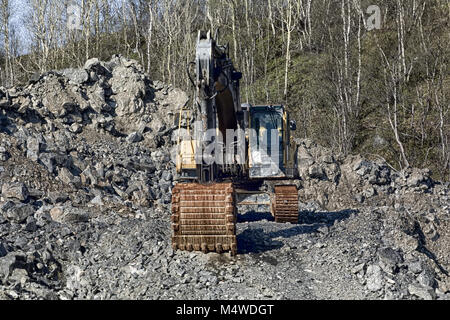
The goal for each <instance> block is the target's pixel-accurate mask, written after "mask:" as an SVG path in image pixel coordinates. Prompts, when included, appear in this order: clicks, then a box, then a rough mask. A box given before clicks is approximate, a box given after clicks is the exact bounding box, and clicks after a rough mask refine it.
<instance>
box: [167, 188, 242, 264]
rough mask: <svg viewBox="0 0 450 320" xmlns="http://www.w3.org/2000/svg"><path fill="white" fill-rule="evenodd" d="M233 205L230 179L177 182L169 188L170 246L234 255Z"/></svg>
mask: <svg viewBox="0 0 450 320" xmlns="http://www.w3.org/2000/svg"><path fill="white" fill-rule="evenodd" d="M235 208H236V205H235V196H234V188H233V184H232V183H214V184H208V185H202V184H198V183H180V184H177V185H176V186H175V187H174V189H173V192H172V228H173V237H172V247H173V248H174V250H177V249H179V250H188V251H193V250H195V251H202V252H205V253H206V252H211V251H212V252H218V253H222V252H224V251H229V252H230V253H231V254H232V255H235V254H236V251H237V250H236V248H237V245H236V209H235Z"/></svg>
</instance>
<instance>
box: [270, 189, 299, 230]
mask: <svg viewBox="0 0 450 320" xmlns="http://www.w3.org/2000/svg"><path fill="white" fill-rule="evenodd" d="M272 213H273V215H274V217H275V222H281V223H283V222H290V223H298V192H297V187H296V186H295V185H281V186H275V193H274V198H273V200H272Z"/></svg>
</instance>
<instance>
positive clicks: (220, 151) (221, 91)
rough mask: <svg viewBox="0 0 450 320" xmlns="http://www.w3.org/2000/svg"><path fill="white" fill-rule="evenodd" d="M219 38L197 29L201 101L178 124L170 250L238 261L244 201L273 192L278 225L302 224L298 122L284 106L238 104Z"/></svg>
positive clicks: (196, 80)
mask: <svg viewBox="0 0 450 320" xmlns="http://www.w3.org/2000/svg"><path fill="white" fill-rule="evenodd" d="M217 38H218V33H217V32H216V35H215V36H214V39H213V38H212V37H211V32H210V31H207V32H205V31H199V32H198V37H197V47H196V56H195V61H193V62H191V63H190V64H189V65H188V68H187V69H188V77H189V79H190V81H191V83H192V85H193V86H194V89H195V97H194V99H193V100H194V101H193V104H192V106H188V105H186V106H183V107H182V108H181V110H180V113H179V115H178V116H177V119H176V121H177V122H178V123H177V125H178V129H179V130H178V133H179V134H178V138H177V139H178V143H177V154H176V177H175V180H176V184H175V185H174V187H173V189H172V228H173V236H172V246H173V249H174V250H187V251H202V252H204V253H208V252H217V253H224V252H229V253H230V254H231V255H236V254H237V242H236V221H237V206H238V204H239V203H238V201H237V200H238V198H239V197H241V196H242V195H244V196H247V195H249V194H268V198H269V199H270V203H266V204H269V205H270V212H271V214H272V216H273V217H274V220H275V222H279V223H286V222H290V223H297V222H298V185H297V184H296V183H295V182H294V180H295V178H297V177H298V169H297V162H296V159H297V156H296V148H297V146H296V144H295V142H294V139H293V137H292V136H291V131H293V130H295V129H296V124H295V121H293V120H290V119H289V114H288V112H287V111H286V107H285V106H284V105H282V104H274V105H272V104H270V105H251V104H241V103H240V80H241V79H242V73H240V72H238V71H236V69H235V68H234V66H233V62H232V60H231V58H230V57H229V46H228V45H219V44H218V41H217ZM193 70H194V73H195V76H192V74H193V72H192V71H193ZM255 204H258V203H255Z"/></svg>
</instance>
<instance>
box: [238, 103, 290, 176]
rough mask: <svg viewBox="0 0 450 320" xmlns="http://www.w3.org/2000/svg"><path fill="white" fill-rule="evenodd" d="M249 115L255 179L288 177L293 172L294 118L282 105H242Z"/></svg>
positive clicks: (250, 157)
mask: <svg viewBox="0 0 450 320" xmlns="http://www.w3.org/2000/svg"><path fill="white" fill-rule="evenodd" d="M242 109H243V110H244V113H245V115H246V118H247V119H248V120H247V121H246V123H248V125H247V128H248V134H247V136H248V141H249V150H248V154H249V176H250V178H252V179H258V178H261V179H264V178H286V177H289V176H292V175H293V172H292V170H291V169H293V167H294V164H293V163H292V161H290V159H292V152H293V151H292V150H291V148H290V131H291V130H295V126H296V125H295V121H289V115H288V113H287V112H286V110H285V107H284V106H283V105H256V106H252V105H249V104H244V105H242ZM294 152H295V151H294Z"/></svg>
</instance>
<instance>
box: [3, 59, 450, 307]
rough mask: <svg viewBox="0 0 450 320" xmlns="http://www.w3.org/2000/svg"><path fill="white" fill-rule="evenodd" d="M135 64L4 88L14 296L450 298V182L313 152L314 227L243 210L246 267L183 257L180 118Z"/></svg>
mask: <svg viewBox="0 0 450 320" xmlns="http://www.w3.org/2000/svg"><path fill="white" fill-rule="evenodd" d="M187 101H188V97H187V95H186V94H185V93H184V92H182V91H180V90H178V89H176V88H172V87H170V86H167V85H165V84H162V83H160V82H158V81H152V80H150V78H149V76H148V75H147V74H146V73H145V72H144V71H143V69H142V67H141V66H139V65H138V64H137V63H136V62H135V61H133V60H128V59H125V58H123V57H120V56H114V57H113V58H112V59H111V60H110V61H109V62H102V61H98V60H97V59H91V60H89V61H87V62H86V65H85V66H84V68H81V69H68V70H62V71H58V72H56V71H55V72H49V73H46V74H43V75H36V76H34V77H33V78H32V79H31V80H30V83H29V84H28V85H27V86H26V87H23V88H11V89H5V88H0V187H1V199H0V299H449V298H450V277H449V274H448V273H449V271H450V254H449V252H450V212H449V195H448V191H449V183H448V182H447V183H442V182H437V181H433V180H432V179H431V173H430V172H429V170H426V169H424V170H419V169H406V170H404V171H402V172H396V171H395V170H394V169H392V168H390V167H389V166H388V165H387V164H385V163H382V162H379V161H370V160H368V159H364V158H362V157H361V156H350V157H343V156H341V155H339V154H334V153H333V152H331V151H330V150H327V149H324V148H322V147H320V146H318V145H316V144H315V143H314V142H312V141H309V140H299V141H298V144H299V152H298V160H299V167H300V176H301V179H300V180H299V181H298V183H299V185H300V186H301V188H300V191H299V199H300V201H301V208H300V214H299V216H300V218H299V224H297V225H294V224H276V223H274V222H273V219H272V217H271V216H270V214H269V213H268V212H267V208H266V207H264V206H259V207H250V206H241V207H240V208H239V217H238V224H237V238H238V255H237V256H236V257H230V256H228V255H227V254H225V255H218V254H214V253H210V254H206V255H205V254H202V253H195V252H193V253H189V252H180V251H177V252H174V251H173V250H172V249H171V243H170V236H171V228H170V201H171V188H172V186H173V184H174V181H173V175H174V164H173V162H172V161H171V159H172V157H171V150H172V149H171V147H172V146H173V141H174V137H173V132H174V129H176V126H174V123H175V122H176V113H177V110H179V108H180V107H181V106H183V105H184V104H186V103H187Z"/></svg>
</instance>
